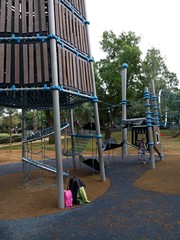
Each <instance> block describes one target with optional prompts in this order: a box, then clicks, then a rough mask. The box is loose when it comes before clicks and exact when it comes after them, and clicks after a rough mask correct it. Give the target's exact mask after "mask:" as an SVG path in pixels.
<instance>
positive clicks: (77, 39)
mask: <svg viewBox="0 0 180 240" xmlns="http://www.w3.org/2000/svg"><path fill="white" fill-rule="evenodd" d="M74 26H75V34H76V36H75V39H76V41H75V43H76V47H77V48H78V49H79V30H78V19H77V18H76V17H75V25H74Z"/></svg>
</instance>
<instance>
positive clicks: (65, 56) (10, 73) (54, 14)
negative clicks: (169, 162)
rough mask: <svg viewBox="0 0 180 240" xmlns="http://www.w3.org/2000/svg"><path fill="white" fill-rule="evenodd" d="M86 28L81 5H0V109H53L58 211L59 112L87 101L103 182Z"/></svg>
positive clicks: (16, 0)
mask: <svg viewBox="0 0 180 240" xmlns="http://www.w3.org/2000/svg"><path fill="white" fill-rule="evenodd" d="M88 24H89V22H88V21H87V17H86V8H85V0H76V1H74V0H1V1H0V56H1V61H0V87H1V89H0V105H1V106H5V107H12V108H21V109H22V110H23V111H26V110H27V109H28V110H29V109H50V108H53V111H54V128H55V145H56V163H57V164H56V167H57V185H58V186H57V190H58V206H59V207H60V208H63V207H64V200H63V191H64V189H63V169H62V159H61V156H62V151H61V143H60V139H61V133H60V109H61V108H70V109H71V108H74V107H76V106H78V105H81V104H82V103H83V102H87V101H90V102H92V104H93V107H94V117H95V124H96V134H97V136H98V137H97V143H98V155H99V160H100V169H101V179H102V181H105V170H104V162H103V157H102V140H101V138H99V136H100V135H101V134H100V126H99V115H98V105H97V102H98V98H97V96H96V88H95V80H94V74H93V59H92V58H91V51H90V45H89V34H88ZM24 137H26V136H25V133H23V138H24ZM23 149H24V146H23Z"/></svg>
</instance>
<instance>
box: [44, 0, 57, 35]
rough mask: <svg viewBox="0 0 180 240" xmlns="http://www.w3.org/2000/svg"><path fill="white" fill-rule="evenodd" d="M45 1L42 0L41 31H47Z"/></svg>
mask: <svg viewBox="0 0 180 240" xmlns="http://www.w3.org/2000/svg"><path fill="white" fill-rule="evenodd" d="M55 2H56V1H55ZM45 11H46V9H45V1H44V0H41V31H42V32H46V14H45Z"/></svg>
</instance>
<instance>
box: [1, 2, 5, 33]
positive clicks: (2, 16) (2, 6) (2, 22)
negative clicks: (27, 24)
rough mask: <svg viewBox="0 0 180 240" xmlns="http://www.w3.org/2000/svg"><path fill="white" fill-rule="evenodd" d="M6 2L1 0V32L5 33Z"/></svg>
mask: <svg viewBox="0 0 180 240" xmlns="http://www.w3.org/2000/svg"><path fill="white" fill-rule="evenodd" d="M5 14H6V1H5V0H1V13H0V32H5V18H6V17H5V16H6V15H5Z"/></svg>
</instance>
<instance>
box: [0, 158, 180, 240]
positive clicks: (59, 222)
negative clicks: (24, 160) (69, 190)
mask: <svg viewBox="0 0 180 240" xmlns="http://www.w3.org/2000/svg"><path fill="white" fill-rule="evenodd" d="M18 166H19V165H17V164H13V165H11V167H10V165H9V166H8V167H9V170H10V169H11V172H16V171H18V169H19V167H18ZM4 168H5V166H0V172H1V174H5V172H6V171H5V169H4ZM147 168H148V166H147V167H146V166H140V167H137V165H134V164H133V163H130V162H127V163H124V164H122V163H116V162H115V164H111V167H110V168H109V169H107V176H108V177H109V178H110V181H111V186H110V188H109V190H108V191H107V192H106V193H105V194H104V195H103V196H102V197H100V198H99V199H96V200H94V201H93V202H91V203H90V204H85V205H83V206H82V207H80V208H76V209H72V210H69V211H66V212H62V213H57V214H54V215H46V216H42V217H36V218H30V219H22V220H10V221H9V220H5V221H4V220H3V221H2V220H1V221H0V239H1V240H41V239H42V240H71V239H72V240H96V239H97V240H106V239H111V240H118V239H121V240H136V239H137V240H180V196H179V195H167V194H162V193H158V192H152V191H144V190H141V189H138V188H136V187H134V186H133V182H134V181H135V180H136V179H137V178H138V177H139V176H141V175H142V174H143V173H144V172H145V171H146V169H147ZM6 170H7V166H6Z"/></svg>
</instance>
